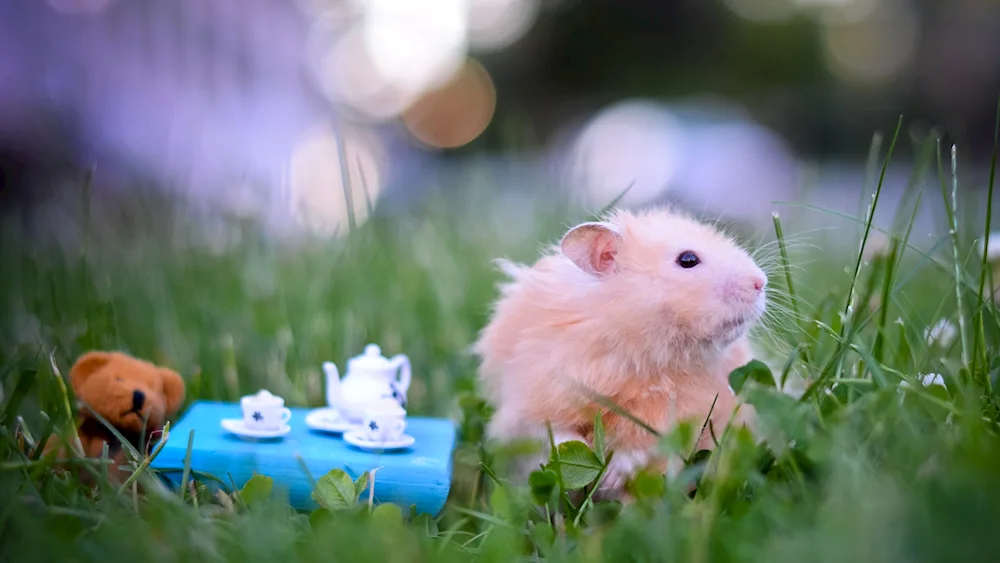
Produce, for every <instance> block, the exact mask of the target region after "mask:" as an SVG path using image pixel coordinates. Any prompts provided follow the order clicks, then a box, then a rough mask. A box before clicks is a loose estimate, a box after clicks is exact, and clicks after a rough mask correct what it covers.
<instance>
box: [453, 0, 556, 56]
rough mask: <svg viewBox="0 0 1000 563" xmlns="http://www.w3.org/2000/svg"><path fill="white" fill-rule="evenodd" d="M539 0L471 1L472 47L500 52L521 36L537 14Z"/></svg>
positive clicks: (470, 44) (469, 15) (470, 35)
mask: <svg viewBox="0 0 1000 563" xmlns="http://www.w3.org/2000/svg"><path fill="white" fill-rule="evenodd" d="M539 8H540V5H539V0H469V5H468V9H469V12H468V17H469V21H468V27H469V46H470V47H472V48H474V49H476V50H478V51H482V52H486V51H499V50H501V49H504V48H506V47H508V46H510V45H511V44H512V43H514V42H515V41H517V40H518V39H520V38H521V37H522V36H523V35H524V34H525V32H527V31H528V29H530V28H531V24H533V23H534V22H535V19H536V18H537V17H538V11H539Z"/></svg>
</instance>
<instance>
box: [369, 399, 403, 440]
mask: <svg viewBox="0 0 1000 563" xmlns="http://www.w3.org/2000/svg"><path fill="white" fill-rule="evenodd" d="M361 431H362V434H363V435H364V437H365V439H366V440H369V441H372V442H392V441H394V440H398V439H400V438H402V437H403V433H404V432H405V431H406V410H405V409H403V407H401V406H400V405H399V403H398V402H396V401H395V400H392V399H382V400H380V401H376V402H374V403H372V404H370V405H368V406H367V407H366V408H365V420H364V425H363V426H362V428H361Z"/></svg>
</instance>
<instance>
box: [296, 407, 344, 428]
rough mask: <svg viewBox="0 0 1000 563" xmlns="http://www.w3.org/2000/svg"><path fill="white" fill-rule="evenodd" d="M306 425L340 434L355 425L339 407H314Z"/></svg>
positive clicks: (307, 417) (307, 416)
mask: <svg viewBox="0 0 1000 563" xmlns="http://www.w3.org/2000/svg"><path fill="white" fill-rule="evenodd" d="M306 425H307V426H309V428H312V429H313V430H319V431H320V432H333V433H335V434H340V433H343V432H347V431H348V430H350V429H352V428H354V427H355V425H354V424H352V423H351V422H350V421H349V420H347V419H346V418H344V417H343V416H342V415H341V414H340V412H339V411H338V410H337V409H333V408H329V407H327V408H319V409H314V410H312V411H310V412H309V414H308V415H306Z"/></svg>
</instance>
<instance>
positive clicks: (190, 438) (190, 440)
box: [180, 428, 194, 502]
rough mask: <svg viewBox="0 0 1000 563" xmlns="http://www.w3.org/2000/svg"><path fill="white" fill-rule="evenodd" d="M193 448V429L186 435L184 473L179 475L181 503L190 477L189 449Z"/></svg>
mask: <svg viewBox="0 0 1000 563" xmlns="http://www.w3.org/2000/svg"><path fill="white" fill-rule="evenodd" d="M193 446H194V428H192V429H191V432H189V433H188V443H187V452H186V453H185V454H184V473H183V474H182V475H181V486H180V495H181V502H184V495H185V493H186V491H187V481H188V478H189V477H190V476H191V449H192V447H193Z"/></svg>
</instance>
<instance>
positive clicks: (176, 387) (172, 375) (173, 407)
mask: <svg viewBox="0 0 1000 563" xmlns="http://www.w3.org/2000/svg"><path fill="white" fill-rule="evenodd" d="M160 377H162V378H163V396H164V398H165V399H166V401H167V405H166V408H167V414H168V415H171V414H174V413H175V412H177V409H179V408H181V404H183V403H184V394H185V389H184V379H183V378H182V377H181V376H180V374H178V373H177V372H176V371H174V370H172V369H168V368H160Z"/></svg>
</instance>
